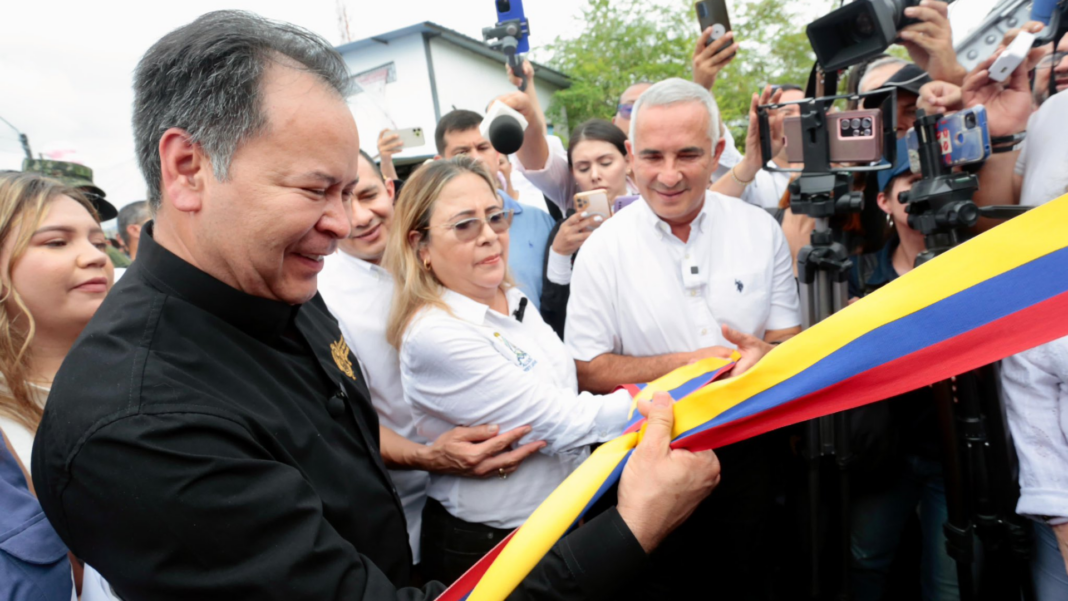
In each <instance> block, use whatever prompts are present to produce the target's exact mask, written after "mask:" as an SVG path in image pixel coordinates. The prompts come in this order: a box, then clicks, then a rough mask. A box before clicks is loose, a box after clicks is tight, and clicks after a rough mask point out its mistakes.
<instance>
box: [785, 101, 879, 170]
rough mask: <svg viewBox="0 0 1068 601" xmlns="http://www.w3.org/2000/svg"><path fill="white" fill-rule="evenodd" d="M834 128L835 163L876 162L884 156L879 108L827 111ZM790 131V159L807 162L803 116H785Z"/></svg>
mask: <svg viewBox="0 0 1068 601" xmlns="http://www.w3.org/2000/svg"><path fill="white" fill-rule="evenodd" d="M827 127H828V128H830V136H829V138H830V152H829V154H830V155H831V156H829V157H828V160H829V161H830V162H832V163H872V162H875V161H878V160H879V159H880V158H882V156H883V121H882V113H881V112H880V111H879V110H878V109H862V110H858V111H843V112H840V113H828V114H827ZM783 131H784V133H785V134H786V160H788V161H790V162H791V163H803V162H804V161H805V155H804V146H803V144H804V139H803V138H802V135H803V132H802V131H801V117H787V118H786V119H785V120H783Z"/></svg>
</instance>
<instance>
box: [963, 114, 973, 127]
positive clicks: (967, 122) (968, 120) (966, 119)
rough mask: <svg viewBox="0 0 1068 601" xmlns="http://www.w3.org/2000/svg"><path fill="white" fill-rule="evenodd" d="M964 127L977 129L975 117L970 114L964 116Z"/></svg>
mask: <svg viewBox="0 0 1068 601" xmlns="http://www.w3.org/2000/svg"><path fill="white" fill-rule="evenodd" d="M964 125H965V126H966V127H975V115H974V114H972V113H968V114H967V115H965V116H964Z"/></svg>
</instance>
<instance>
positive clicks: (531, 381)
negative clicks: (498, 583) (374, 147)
mask: <svg viewBox="0 0 1068 601" xmlns="http://www.w3.org/2000/svg"><path fill="white" fill-rule="evenodd" d="M510 218H511V215H510V214H509V211H507V210H506V209H505V208H504V203H503V202H502V201H501V199H500V197H499V196H498V195H497V194H496V192H495V189H494V185H493V181H492V180H491V179H490V176H489V174H488V173H487V172H486V171H485V170H484V169H483V168H482V167H481V166H479V165H478V164H477V163H476V162H475V161H474V160H472V159H469V158H466V157H458V158H456V159H453V160H449V161H437V162H434V163H433V164H430V165H427V166H425V167H422V168H421V169H420V170H419V171H417V172H416V173H415V175H414V176H413V177H412V178H411V179H409V180H408V182H407V183H406V184H405V186H404V191H403V192H402V193H401V196H400V198H399V199H398V201H397V206H396V211H395V216H394V221H393V226H392V227H393V229H392V230H391V232H390V237H389V242H388V246H387V249H386V257H385V261H386V265H387V267H388V268H389V269H390V271H392V272H393V275H394V281H395V282H396V288H395V293H394V303H393V308H392V312H391V314H390V319H389V325H388V328H387V337H388V339H389V341H390V343H391V344H393V345H394V346H396V347H398V350H399V354H400V362H401V379H402V384H403V388H404V396H405V399H407V400H408V401H409V402H410V403H411V406H412V410H413V416H414V419H415V423H416V427H417V429H418V430H419V433H420V434H421V435H423V436H426V437H428V438H429V439H431V440H432V439H434V438H436V437H437V436H438V435H440V434H441V433H443V432H445V431H448V430H450V429H452V428H454V427H456V426H461V425H471V424H488V423H493V424H499V425H500V429H501V431H507V430H511V429H513V428H516V427H520V426H525V425H529V426H530V427H531V432H530V433H529V434H528V435H527V436H526V437H524V438H523V439H521V440H520V441H519V444H525V443H527V442H532V441H539V440H540V441H544V443H545V447H544V448H543V449H542V450H541V452H540V453H537V454H535V455H532V456H530V457H529V458H527V459H526V460H525V461H524V462H523V463H521V464H519V465H511V466H507V467H504V468H502V469H500V470H499V472H498V473H496V474H494V475H492V476H491V477H489V478H484V479H476V478H465V477H462V476H452V475H445V474H432V475H431V480H430V485H429V488H428V497H429V499H428V501H427V505H426V508H425V509H424V512H423V533H422V556H423V568H424V572H425V575H426V576H427V577H428V578H431V579H440V580H443V581H446V582H448V581H451V580H453V579H455V578H456V577H458V576H460V575H461V574H462V573H463V572H464V571H465V570H466V569H467V568H469V567H470V566H471V565H472V564H473V563H474V562H475V561H476V560H477V559H478V558H479V557H481V555H482V554H483V553H485V552H486V551H488V550H489V549H490V548H492V547H493V545H494V544H496V543H497V542H498V541H499V540H501V538H503V537H504V536H506V535H507V534H508V532H509V531H511V530H512V529H514V528H516V527H517V526H519V525H520V524H522V523H523V522H524V521H525V520H526V518H527V517H528V516H529V515H530V514H531V513H532V512H533V510H534V509H535V508H536V507H537V506H538V504H539V503H541V501H542V500H544V499H545V497H547V496H548V495H549V493H550V492H552V490H553V489H554V488H556V486H557V485H558V484H560V482H562V481H563V480H564V478H566V477H567V475H568V474H570V473H571V471H572V470H574V469H575V468H576V467H577V466H578V465H579V464H580V463H581V462H582V461H583V460H584V459H585V458H586V457H587V455H588V454H589V451H588V448H587V446H588V445H590V444H593V443H597V442H603V441H605V440H609V439H611V438H613V437H615V436H617V435H619V434H620V433H621V432H622V430H623V428H624V425H625V424H626V421H627V414H628V410H629V408H630V405H631V397H630V395H629V394H628V393H627V392H625V391H618V392H615V393H613V394H609V395H603V396H599V395H592V394H588V393H582V394H579V392H578V380H577V378H576V375H575V363H574V360H572V358H571V355H570V354H569V353H568V351H567V349H566V348H565V347H564V345H563V343H562V342H561V341H560V339H559V338H558V337H557V336H556V334H555V333H554V332H553V330H552V329H551V328H550V327H549V326H547V325H546V324H545V322H543V321H542V319H541V317H540V316H539V315H538V312H537V310H535V309H534V308H533V307H531V306H529V302H528V300H527V298H526V297H525V296H524V295H523V293H522V292H520V291H519V289H518V288H516V287H515V286H514V285H513V284H512V282H511V279H510V278H509V275H508V268H507V265H508V227H509V225H510Z"/></svg>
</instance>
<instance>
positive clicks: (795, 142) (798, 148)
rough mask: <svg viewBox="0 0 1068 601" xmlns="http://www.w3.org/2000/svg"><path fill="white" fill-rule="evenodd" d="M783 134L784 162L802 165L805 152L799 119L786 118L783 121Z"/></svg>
mask: <svg viewBox="0 0 1068 601" xmlns="http://www.w3.org/2000/svg"><path fill="white" fill-rule="evenodd" d="M782 127H783V133H785V134H786V160H787V161H790V162H791V163H804V162H805V150H804V148H803V147H802V140H801V117H787V118H786V119H784V120H783V124H782Z"/></svg>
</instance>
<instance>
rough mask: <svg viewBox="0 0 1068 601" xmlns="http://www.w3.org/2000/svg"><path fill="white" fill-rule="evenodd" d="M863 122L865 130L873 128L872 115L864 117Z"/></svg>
mask: <svg viewBox="0 0 1068 601" xmlns="http://www.w3.org/2000/svg"><path fill="white" fill-rule="evenodd" d="M861 123H863V125H864V129H865V130H870V129H871V117H864V120H863V121H862V122H861Z"/></svg>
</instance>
